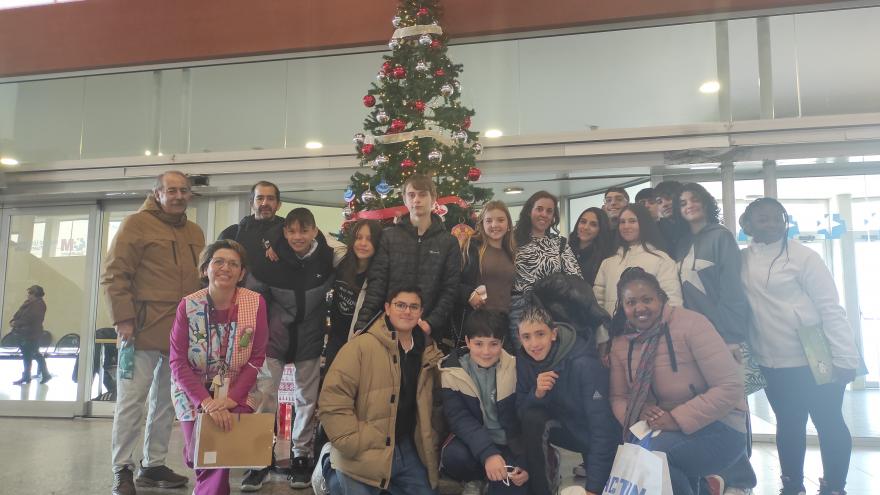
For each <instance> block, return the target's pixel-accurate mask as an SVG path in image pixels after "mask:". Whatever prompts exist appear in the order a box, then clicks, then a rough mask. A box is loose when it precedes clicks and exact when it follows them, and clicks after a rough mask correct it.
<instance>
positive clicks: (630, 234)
mask: <svg viewBox="0 0 880 495" xmlns="http://www.w3.org/2000/svg"><path fill="white" fill-rule="evenodd" d="M617 245H618V246H620V247H618V248H617V252H616V253H615V254H613V255H612V256H611V257H609V258H605V260H604V261H603V262H602V264H601V265H600V266H599V273H598V274H596V282H595V283H594V284H593V294H595V295H596V301H598V303H599V304H600V305H601V306H602V307H603V308H605V310H606V311H608V314H612V315H613V314H614V313H615V311H617V309H618V308H617V282H618V281H619V280H620V275H621V274H622V273H623V271H624V270H626V269H627V268H629V267H632V266H638V267H641V268H642V269H644V270H645V271H646V272H647V273H650V274H651V275H654V276H655V277H657V281H658V282H660V288H662V289H663V291H664V292H666V295H667V296H668V298H669V300H668V301H667V304H669V305H670V306H681V305H682V300H681V283H680V282H679V281H678V274H677V272H676V269H675V261H673V260H672V258H670V257H669V255H668V254H666V253H665V252H663V251H662V249H663V248H664V245H663V237H662V235H661V234H660V230H659V229H658V228H657V222H655V221H654V219H653V218H651V214H650V213H649V212H648V210H647V209H646V208H645V207H644V206H642V205H640V204H637V203H631V204H629V205H627V206H626V207H624V208H623V210H621V212H620V217H619V222H618V226H617ZM608 340H609V336H608V331H607V329H606V328H605V327H600V328H599V330H598V331H597V332H596V342H597V343H598V344H603V343H605V342H607V341H608ZM600 351H602V354H603V355H604V354H605V353H606V352H607V349H605V348H604V347H601V348H600Z"/></svg>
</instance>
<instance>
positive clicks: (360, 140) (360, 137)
mask: <svg viewBox="0 0 880 495" xmlns="http://www.w3.org/2000/svg"><path fill="white" fill-rule="evenodd" d="M365 139H367V136H364V133H362V132H359V133H357V134H355V135H354V139H352V141H354V144H358V145H360V144H364V140H365Z"/></svg>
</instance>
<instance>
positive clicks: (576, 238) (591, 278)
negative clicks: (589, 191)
mask: <svg viewBox="0 0 880 495" xmlns="http://www.w3.org/2000/svg"><path fill="white" fill-rule="evenodd" d="M568 238H569V239H571V240H572V241H571V242H572V249H573V250H574V254H575V256H576V257H577V260H578V264H579V265H580V266H581V275H582V276H583V277H584V280H586V281H587V282H589V283H590V284H593V283H594V282H595V281H596V274H597V273H598V272H599V265H601V264H602V261H603V260H605V258H607V257H609V256H611V255H612V254H614V231H613V230H611V221H610V220H608V214H607V213H605V211H603V210H602V209H601V208H596V207H592V208H587V209H586V210H584V211H583V212H582V213H581V215H580V216H579V217H578V221H577V223H576V224H575V226H574V230H572V231H571V235H569V237H568Z"/></svg>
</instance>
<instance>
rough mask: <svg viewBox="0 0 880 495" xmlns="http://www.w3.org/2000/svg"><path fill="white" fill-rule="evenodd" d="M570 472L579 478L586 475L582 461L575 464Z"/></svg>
mask: <svg viewBox="0 0 880 495" xmlns="http://www.w3.org/2000/svg"><path fill="white" fill-rule="evenodd" d="M571 474H573V475H575V476H577V477H579V478H586V477H587V468H586V467H584V463H583V462H582V463H580V464H578V465H577V466H575V467H574V469H572V470H571Z"/></svg>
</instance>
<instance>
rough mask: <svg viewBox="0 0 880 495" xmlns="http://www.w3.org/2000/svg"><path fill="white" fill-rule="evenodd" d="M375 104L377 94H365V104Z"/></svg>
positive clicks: (366, 105) (367, 105)
mask: <svg viewBox="0 0 880 495" xmlns="http://www.w3.org/2000/svg"><path fill="white" fill-rule="evenodd" d="M375 104H376V97H375V96H373V95H367V96H364V106H365V107H368V108H369V107H372V106H373V105H375Z"/></svg>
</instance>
